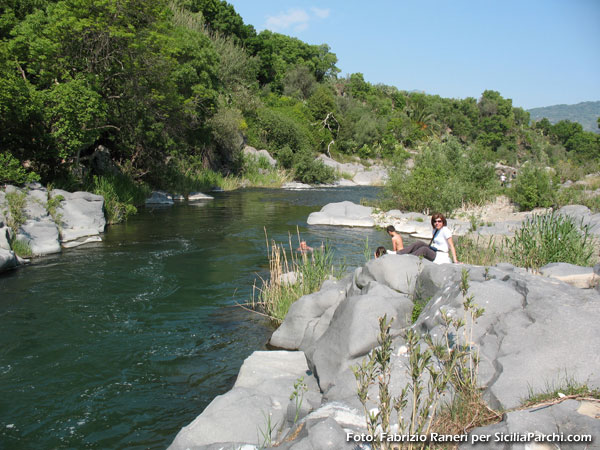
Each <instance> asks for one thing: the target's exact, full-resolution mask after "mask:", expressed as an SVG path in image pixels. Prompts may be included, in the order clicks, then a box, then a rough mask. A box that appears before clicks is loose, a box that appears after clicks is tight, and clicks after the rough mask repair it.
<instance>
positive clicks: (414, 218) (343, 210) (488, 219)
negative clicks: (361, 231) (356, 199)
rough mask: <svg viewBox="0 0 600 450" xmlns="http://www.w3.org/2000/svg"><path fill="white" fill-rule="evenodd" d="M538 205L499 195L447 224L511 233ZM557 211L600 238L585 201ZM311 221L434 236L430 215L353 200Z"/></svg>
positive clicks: (472, 231)
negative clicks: (521, 206) (522, 207)
mask: <svg viewBox="0 0 600 450" xmlns="http://www.w3.org/2000/svg"><path fill="white" fill-rule="evenodd" d="M546 211H547V210H546V209H536V210H533V211H528V212H516V211H515V210H514V208H511V207H510V206H509V205H508V204H507V199H506V197H500V198H499V199H498V200H497V201H496V202H495V203H494V204H492V205H488V206H487V207H486V208H479V209H475V210H463V211H459V212H458V213H457V217H459V218H458V219H448V227H449V228H450V229H451V230H452V232H453V234H454V235H455V236H464V235H466V234H469V235H471V236H473V237H475V238H476V237H485V238H490V237H493V236H512V235H514V232H515V230H516V229H518V228H520V227H521V225H522V224H523V221H525V220H526V219H527V218H528V217H530V216H532V215H534V214H539V213H543V212H546ZM557 214H561V215H566V216H571V217H572V218H573V219H574V220H575V222H576V223H577V224H582V225H587V226H588V227H589V232H590V233H591V234H592V235H594V236H596V237H597V238H600V213H596V214H593V213H592V212H591V211H590V209H589V208H588V207H586V206H583V205H568V206H563V207H562V208H560V209H559V210H558V211H557ZM307 223H308V224H309V225H339V226H350V227H375V226H378V227H385V226H387V225H393V226H394V227H395V228H396V230H397V231H398V232H400V233H404V234H408V235H410V236H412V237H415V238H421V239H429V238H431V223H430V216H427V215H425V214H421V213H415V212H402V211H400V210H390V211H387V212H385V211H379V210H377V209H375V208H372V207H370V206H363V205H357V204H355V203H352V202H339V203H330V204H328V205H325V206H324V207H323V208H322V209H321V211H318V212H314V213H311V214H310V215H309V216H308V219H307Z"/></svg>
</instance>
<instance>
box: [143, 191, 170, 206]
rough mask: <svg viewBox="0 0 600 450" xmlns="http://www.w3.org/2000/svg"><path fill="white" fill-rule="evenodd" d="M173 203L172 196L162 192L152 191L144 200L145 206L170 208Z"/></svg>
mask: <svg viewBox="0 0 600 450" xmlns="http://www.w3.org/2000/svg"><path fill="white" fill-rule="evenodd" d="M173 203H174V202H173V196H172V195H171V194H169V193H167V192H163V191H153V192H152V195H151V196H150V197H148V198H147V199H146V206H171V205H173Z"/></svg>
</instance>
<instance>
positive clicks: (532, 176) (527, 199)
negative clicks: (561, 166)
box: [508, 164, 557, 211]
mask: <svg viewBox="0 0 600 450" xmlns="http://www.w3.org/2000/svg"><path fill="white" fill-rule="evenodd" d="M508 193H509V196H510V198H511V200H512V201H513V202H515V203H516V204H517V205H519V209H520V210H521V211H530V210H532V209H533V208H538V207H541V208H547V207H549V206H552V205H553V204H554V203H555V199H556V194H557V188H556V182H555V181H554V180H552V176H551V175H550V173H549V172H548V171H547V170H546V169H544V168H542V167H535V166H532V165H529V164H527V165H524V166H523V167H522V168H521V170H520V172H519V175H518V176H517V178H516V179H515V181H514V183H513V186H512V188H511V189H509V191H508Z"/></svg>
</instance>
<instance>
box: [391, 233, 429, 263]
mask: <svg viewBox="0 0 600 450" xmlns="http://www.w3.org/2000/svg"><path fill="white" fill-rule="evenodd" d="M386 231H387V233H388V234H389V235H390V236H391V237H392V244H393V245H394V251H395V253H396V254H397V255H415V256H422V257H423V258H425V259H428V260H429V261H433V260H434V259H435V251H433V250H432V249H431V248H429V245H427V244H426V243H425V242H423V241H417V242H415V243H413V244H410V245H409V246H408V247H404V245H403V244H402V237H400V233H398V232H397V231H396V229H395V228H394V226H393V225H390V226H388V227H387V228H386Z"/></svg>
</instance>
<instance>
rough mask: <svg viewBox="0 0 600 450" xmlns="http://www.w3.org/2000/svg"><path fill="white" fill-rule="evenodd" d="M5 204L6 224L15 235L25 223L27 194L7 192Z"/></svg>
mask: <svg viewBox="0 0 600 450" xmlns="http://www.w3.org/2000/svg"><path fill="white" fill-rule="evenodd" d="M6 203H7V204H8V211H7V212H8V214H7V217H6V224H7V225H8V226H9V227H10V228H12V229H13V231H14V232H15V233H16V232H17V231H19V228H20V227H21V225H23V224H24V223H25V222H26V221H27V216H26V214H25V204H26V203H27V194H26V193H25V192H9V193H7V194H6Z"/></svg>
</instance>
